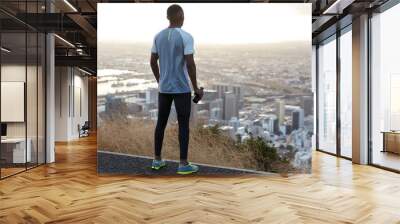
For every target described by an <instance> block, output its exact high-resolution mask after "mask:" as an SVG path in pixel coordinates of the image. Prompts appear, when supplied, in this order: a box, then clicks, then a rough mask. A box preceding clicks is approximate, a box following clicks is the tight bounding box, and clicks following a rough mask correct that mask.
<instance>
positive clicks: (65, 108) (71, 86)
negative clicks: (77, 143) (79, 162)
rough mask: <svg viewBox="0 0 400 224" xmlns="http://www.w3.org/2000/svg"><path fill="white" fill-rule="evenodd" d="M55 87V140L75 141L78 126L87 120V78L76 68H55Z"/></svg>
mask: <svg viewBox="0 0 400 224" xmlns="http://www.w3.org/2000/svg"><path fill="white" fill-rule="evenodd" d="M55 86H56V91H55V124H56V131H55V140H56V141H70V140H73V139H77V138H79V132H78V125H83V124H84V122H85V121H87V120H88V78H87V77H86V76H84V74H83V73H82V72H80V71H79V70H77V69H76V68H72V67H56V83H55ZM79 95H80V97H79ZM79 101H80V102H79ZM80 106H81V108H79V107H80ZM80 109H81V112H80Z"/></svg>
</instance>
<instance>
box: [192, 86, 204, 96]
mask: <svg viewBox="0 0 400 224" xmlns="http://www.w3.org/2000/svg"><path fill="white" fill-rule="evenodd" d="M194 93H195V94H196V95H198V96H199V97H200V99H201V98H203V96H204V90H203V87H200V88H195V89H194Z"/></svg>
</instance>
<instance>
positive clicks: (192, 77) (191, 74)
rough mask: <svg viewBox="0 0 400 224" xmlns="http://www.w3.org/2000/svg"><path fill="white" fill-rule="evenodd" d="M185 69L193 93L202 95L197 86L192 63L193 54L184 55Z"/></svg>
mask: <svg viewBox="0 0 400 224" xmlns="http://www.w3.org/2000/svg"><path fill="white" fill-rule="evenodd" d="M185 60H186V68H187V71H188V73H189V78H190V81H191V82H192V86H193V90H194V92H195V93H197V94H200V95H202V93H201V90H200V89H199V87H198V86H197V78H196V63H195V62H194V58H193V54H188V55H185Z"/></svg>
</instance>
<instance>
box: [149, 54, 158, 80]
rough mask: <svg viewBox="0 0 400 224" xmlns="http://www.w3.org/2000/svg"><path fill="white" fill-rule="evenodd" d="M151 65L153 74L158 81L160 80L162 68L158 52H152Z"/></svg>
mask: <svg viewBox="0 0 400 224" xmlns="http://www.w3.org/2000/svg"><path fill="white" fill-rule="evenodd" d="M150 66H151V70H152V71H153V75H154V77H155V78H156V80H157V83H158V82H159V81H160V69H159V67H158V54H157V53H151V57H150Z"/></svg>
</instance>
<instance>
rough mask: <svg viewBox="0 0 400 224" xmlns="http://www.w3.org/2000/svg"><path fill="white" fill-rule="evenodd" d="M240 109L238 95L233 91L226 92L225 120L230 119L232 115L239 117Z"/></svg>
mask: <svg viewBox="0 0 400 224" xmlns="http://www.w3.org/2000/svg"><path fill="white" fill-rule="evenodd" d="M238 115H239V110H238V106H237V100H236V95H235V94H234V93H232V92H226V93H225V96H224V117H223V119H224V120H229V119H231V118H232V117H237V116H238Z"/></svg>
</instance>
